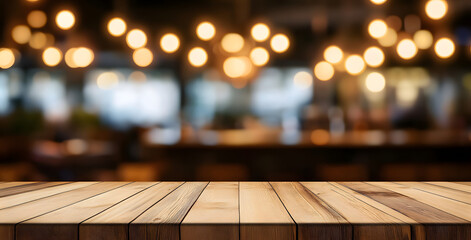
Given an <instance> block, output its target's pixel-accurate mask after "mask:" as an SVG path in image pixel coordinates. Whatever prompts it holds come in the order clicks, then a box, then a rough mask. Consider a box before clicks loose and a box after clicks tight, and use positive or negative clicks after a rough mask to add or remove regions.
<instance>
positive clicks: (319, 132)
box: [311, 129, 330, 146]
mask: <svg viewBox="0 0 471 240" xmlns="http://www.w3.org/2000/svg"><path fill="white" fill-rule="evenodd" d="M329 141H330V133H329V132H328V131H327V130H324V129H316V130H314V131H312V133H311V142H312V143H313V144H315V145H320V146H321V145H327V144H328V143H329Z"/></svg>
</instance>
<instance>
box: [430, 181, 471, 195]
mask: <svg viewBox="0 0 471 240" xmlns="http://www.w3.org/2000/svg"><path fill="white" fill-rule="evenodd" d="M427 183H428V184H432V185H437V186H442V187H447V188H451V189H456V190H460V191H463V192H468V193H471V186H468V185H466V184H459V183H454V182H427Z"/></svg>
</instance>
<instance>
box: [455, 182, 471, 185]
mask: <svg viewBox="0 0 471 240" xmlns="http://www.w3.org/2000/svg"><path fill="white" fill-rule="evenodd" d="M456 183H458V184H464V185H468V186H471V182H456Z"/></svg>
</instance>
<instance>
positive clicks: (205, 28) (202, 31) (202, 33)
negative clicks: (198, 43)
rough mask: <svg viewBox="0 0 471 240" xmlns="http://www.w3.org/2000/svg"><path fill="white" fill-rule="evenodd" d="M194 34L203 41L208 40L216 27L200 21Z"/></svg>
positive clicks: (211, 37) (214, 32)
mask: <svg viewBox="0 0 471 240" xmlns="http://www.w3.org/2000/svg"><path fill="white" fill-rule="evenodd" d="M196 35H197V36H198V38H199V39H201V40H203V41H209V40H211V39H213V37H214V35H216V28H215V27H214V25H213V24H212V23H210V22H202V23H200V24H199V25H198V26H197V27H196Z"/></svg>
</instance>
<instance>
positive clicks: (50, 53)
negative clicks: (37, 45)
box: [42, 47, 62, 67]
mask: <svg viewBox="0 0 471 240" xmlns="http://www.w3.org/2000/svg"><path fill="white" fill-rule="evenodd" d="M42 58H43V62H44V64H46V65H47V66H49V67H54V66H57V65H58V64H59V63H60V62H61V61H62V52H61V51H60V50H59V49H58V48H55V47H49V48H46V49H45V50H44V52H43V55H42Z"/></svg>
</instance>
